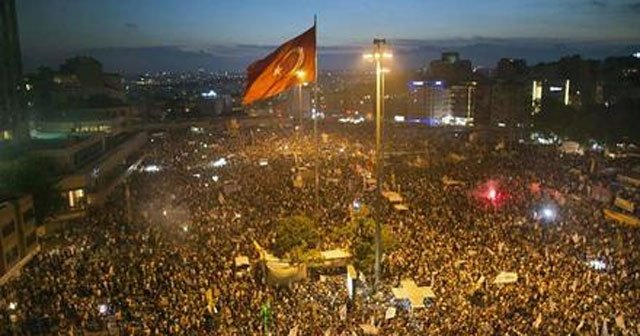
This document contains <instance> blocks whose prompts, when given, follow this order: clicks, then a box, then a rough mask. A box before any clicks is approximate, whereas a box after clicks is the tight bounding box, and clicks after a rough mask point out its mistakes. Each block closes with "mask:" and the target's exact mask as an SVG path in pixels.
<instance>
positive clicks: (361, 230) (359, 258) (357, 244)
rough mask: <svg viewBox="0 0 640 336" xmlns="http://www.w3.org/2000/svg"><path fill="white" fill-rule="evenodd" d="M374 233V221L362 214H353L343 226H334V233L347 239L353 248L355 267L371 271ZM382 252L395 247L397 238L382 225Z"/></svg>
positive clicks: (373, 255) (373, 254)
mask: <svg viewBox="0 0 640 336" xmlns="http://www.w3.org/2000/svg"><path fill="white" fill-rule="evenodd" d="M375 234H376V222H375V221H374V220H373V219H371V218H367V217H364V216H354V217H353V219H352V220H351V221H349V222H348V223H347V224H346V225H345V226H342V227H339V228H336V230H335V231H334V235H335V236H336V237H342V238H346V239H348V241H349V242H350V243H351V246H352V248H353V255H354V257H355V260H356V262H355V263H356V267H358V269H361V270H365V271H371V270H373V266H374V264H375V248H376V245H375ZM381 238H382V241H381V249H382V253H383V254H384V253H385V252H390V251H393V250H394V249H395V248H396V247H397V240H396V239H395V237H394V236H393V233H392V232H391V230H390V229H389V228H388V227H386V226H382V232H381Z"/></svg>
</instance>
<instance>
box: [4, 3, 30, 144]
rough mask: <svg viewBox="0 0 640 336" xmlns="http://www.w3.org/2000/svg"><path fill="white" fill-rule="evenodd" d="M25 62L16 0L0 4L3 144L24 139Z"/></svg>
mask: <svg viewBox="0 0 640 336" xmlns="http://www.w3.org/2000/svg"><path fill="white" fill-rule="evenodd" d="M21 78H22V59H21V55H20V41H19V39H18V23H17V19H16V5H15V1H14V0H0V141H3V140H11V139H13V138H16V137H22V136H23V134H21V133H22V132H20V131H19V127H20V126H21V124H23V123H24V122H25V121H26V120H25V119H26V118H25V117H24V115H23V111H24V110H23V108H22V103H21V99H20V82H21Z"/></svg>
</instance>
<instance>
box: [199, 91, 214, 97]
mask: <svg viewBox="0 0 640 336" xmlns="http://www.w3.org/2000/svg"><path fill="white" fill-rule="evenodd" d="M200 95H201V96H202V97H203V98H216V97H217V96H218V94H217V93H216V92H215V91H213V90H209V92H203V93H201V94H200Z"/></svg>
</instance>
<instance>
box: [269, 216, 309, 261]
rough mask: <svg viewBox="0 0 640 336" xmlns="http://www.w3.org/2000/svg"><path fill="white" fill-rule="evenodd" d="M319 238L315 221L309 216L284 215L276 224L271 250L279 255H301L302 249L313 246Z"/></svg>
mask: <svg viewBox="0 0 640 336" xmlns="http://www.w3.org/2000/svg"><path fill="white" fill-rule="evenodd" d="M319 239H320V235H319V234H318V230H317V227H316V223H315V222H314V221H313V220H311V219H310V218H309V217H306V216H302V215H298V216H291V217H285V218H282V219H280V220H279V221H278V223H277V225H276V242H275V245H274V247H273V250H274V252H275V253H276V254H277V255H279V256H285V255H288V254H293V255H295V256H301V255H302V254H304V253H303V251H306V250H310V249H313V248H315V247H316V246H317V244H318V242H319ZM292 252H295V253H292Z"/></svg>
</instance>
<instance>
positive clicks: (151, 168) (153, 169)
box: [143, 165, 160, 173]
mask: <svg viewBox="0 0 640 336" xmlns="http://www.w3.org/2000/svg"><path fill="white" fill-rule="evenodd" d="M143 170H144V171H145V172H146V173H157V172H159V171H160V167H159V166H157V165H148V166H146V167H144V169H143Z"/></svg>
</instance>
